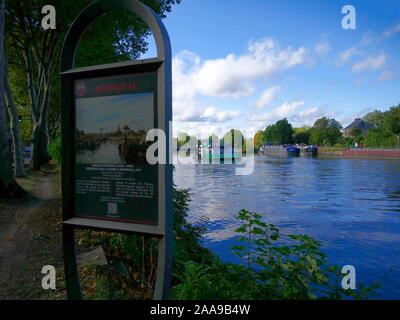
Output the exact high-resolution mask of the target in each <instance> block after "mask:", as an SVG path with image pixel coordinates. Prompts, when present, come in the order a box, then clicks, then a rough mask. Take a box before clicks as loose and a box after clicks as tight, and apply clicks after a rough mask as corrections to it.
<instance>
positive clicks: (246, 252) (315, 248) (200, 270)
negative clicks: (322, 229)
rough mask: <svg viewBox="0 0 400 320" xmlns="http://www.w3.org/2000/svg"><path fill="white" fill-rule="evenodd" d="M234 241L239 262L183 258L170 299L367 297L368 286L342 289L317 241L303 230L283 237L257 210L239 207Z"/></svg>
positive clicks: (337, 271)
mask: <svg viewBox="0 0 400 320" xmlns="http://www.w3.org/2000/svg"><path fill="white" fill-rule="evenodd" d="M237 218H238V219H239V220H240V221H242V225H241V226H240V227H239V228H238V229H236V232H238V233H239V234H241V236H240V237H239V238H238V240H239V241H240V242H241V244H239V245H235V246H233V247H232V250H233V253H234V254H236V255H237V256H238V257H239V258H240V259H241V260H242V264H239V265H235V264H232V263H224V262H221V261H220V260H219V259H214V260H213V261H212V264H209V265H206V266H204V265H201V264H199V263H194V262H190V261H189V262H186V263H185V272H184V273H181V274H180V276H179V280H180V283H179V284H178V285H176V286H175V287H174V288H173V297H174V298H175V299H193V300H196V299H216V300H219V299H254V300H256V299H341V298H344V297H345V296H352V297H354V298H357V299H359V298H365V297H368V296H369V295H370V294H371V292H372V290H373V287H372V288H371V287H365V286H360V288H361V290H359V291H358V292H354V291H348V290H343V289H342V288H341V286H340V279H341V277H340V272H339V268H338V267H337V266H329V264H328V261H327V259H326V257H325V255H324V254H323V253H322V252H321V251H320V247H321V244H320V243H319V242H318V241H316V240H314V239H313V238H311V237H310V236H307V235H287V236H286V237H283V236H282V235H281V234H280V231H279V229H278V228H277V227H276V226H275V225H272V224H266V223H264V222H262V221H261V216H260V215H258V214H257V213H254V212H250V211H247V210H241V211H240V212H239V215H238V217H237Z"/></svg>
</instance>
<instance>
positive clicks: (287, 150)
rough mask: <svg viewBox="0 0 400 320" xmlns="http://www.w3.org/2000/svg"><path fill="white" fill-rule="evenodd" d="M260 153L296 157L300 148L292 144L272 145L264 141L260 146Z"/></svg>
mask: <svg viewBox="0 0 400 320" xmlns="http://www.w3.org/2000/svg"><path fill="white" fill-rule="evenodd" d="M260 151H261V154H262V155H265V156H272V157H298V156H299V155H300V149H299V148H297V147H295V146H292V145H282V146H273V145H270V144H269V143H264V144H263V145H262V146H261V148H260Z"/></svg>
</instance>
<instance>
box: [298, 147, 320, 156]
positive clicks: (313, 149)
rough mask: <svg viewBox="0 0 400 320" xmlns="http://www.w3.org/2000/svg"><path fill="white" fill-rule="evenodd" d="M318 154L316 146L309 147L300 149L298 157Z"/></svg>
mask: <svg viewBox="0 0 400 320" xmlns="http://www.w3.org/2000/svg"><path fill="white" fill-rule="evenodd" d="M317 154H318V146H316V145H310V146H303V147H301V148H300V155H303V156H316V155H317Z"/></svg>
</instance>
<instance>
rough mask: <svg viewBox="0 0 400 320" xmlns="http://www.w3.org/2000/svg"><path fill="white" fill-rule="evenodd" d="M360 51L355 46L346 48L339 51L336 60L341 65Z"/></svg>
mask: <svg viewBox="0 0 400 320" xmlns="http://www.w3.org/2000/svg"><path fill="white" fill-rule="evenodd" d="M360 53H361V51H360V50H358V48H357V47H356V46H354V47H351V48H349V49H347V50H344V51H342V52H340V53H339V59H338V61H337V64H338V65H343V64H345V63H347V62H349V61H350V60H351V59H352V58H353V57H354V56H356V55H359V54H360Z"/></svg>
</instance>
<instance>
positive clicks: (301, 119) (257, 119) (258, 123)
mask: <svg viewBox="0 0 400 320" xmlns="http://www.w3.org/2000/svg"><path fill="white" fill-rule="evenodd" d="M304 107H305V104H304V102H303V101H293V102H291V103H288V102H285V103H283V104H282V105H281V106H280V107H278V108H275V109H273V110H272V111H269V112H266V113H263V114H261V115H253V116H251V117H250V121H249V126H252V127H253V128H254V130H253V131H254V133H255V132H257V131H258V130H263V129H265V127H266V126H267V125H270V124H274V123H275V122H276V121H278V120H280V119H283V118H287V119H288V120H289V122H290V123H291V124H292V125H293V126H294V127H300V126H303V125H307V126H312V125H313V124H314V122H315V120H317V119H318V118H320V117H322V116H324V115H325V114H326V112H325V110H324V108H320V107H311V108H304ZM254 133H253V135H254Z"/></svg>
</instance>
